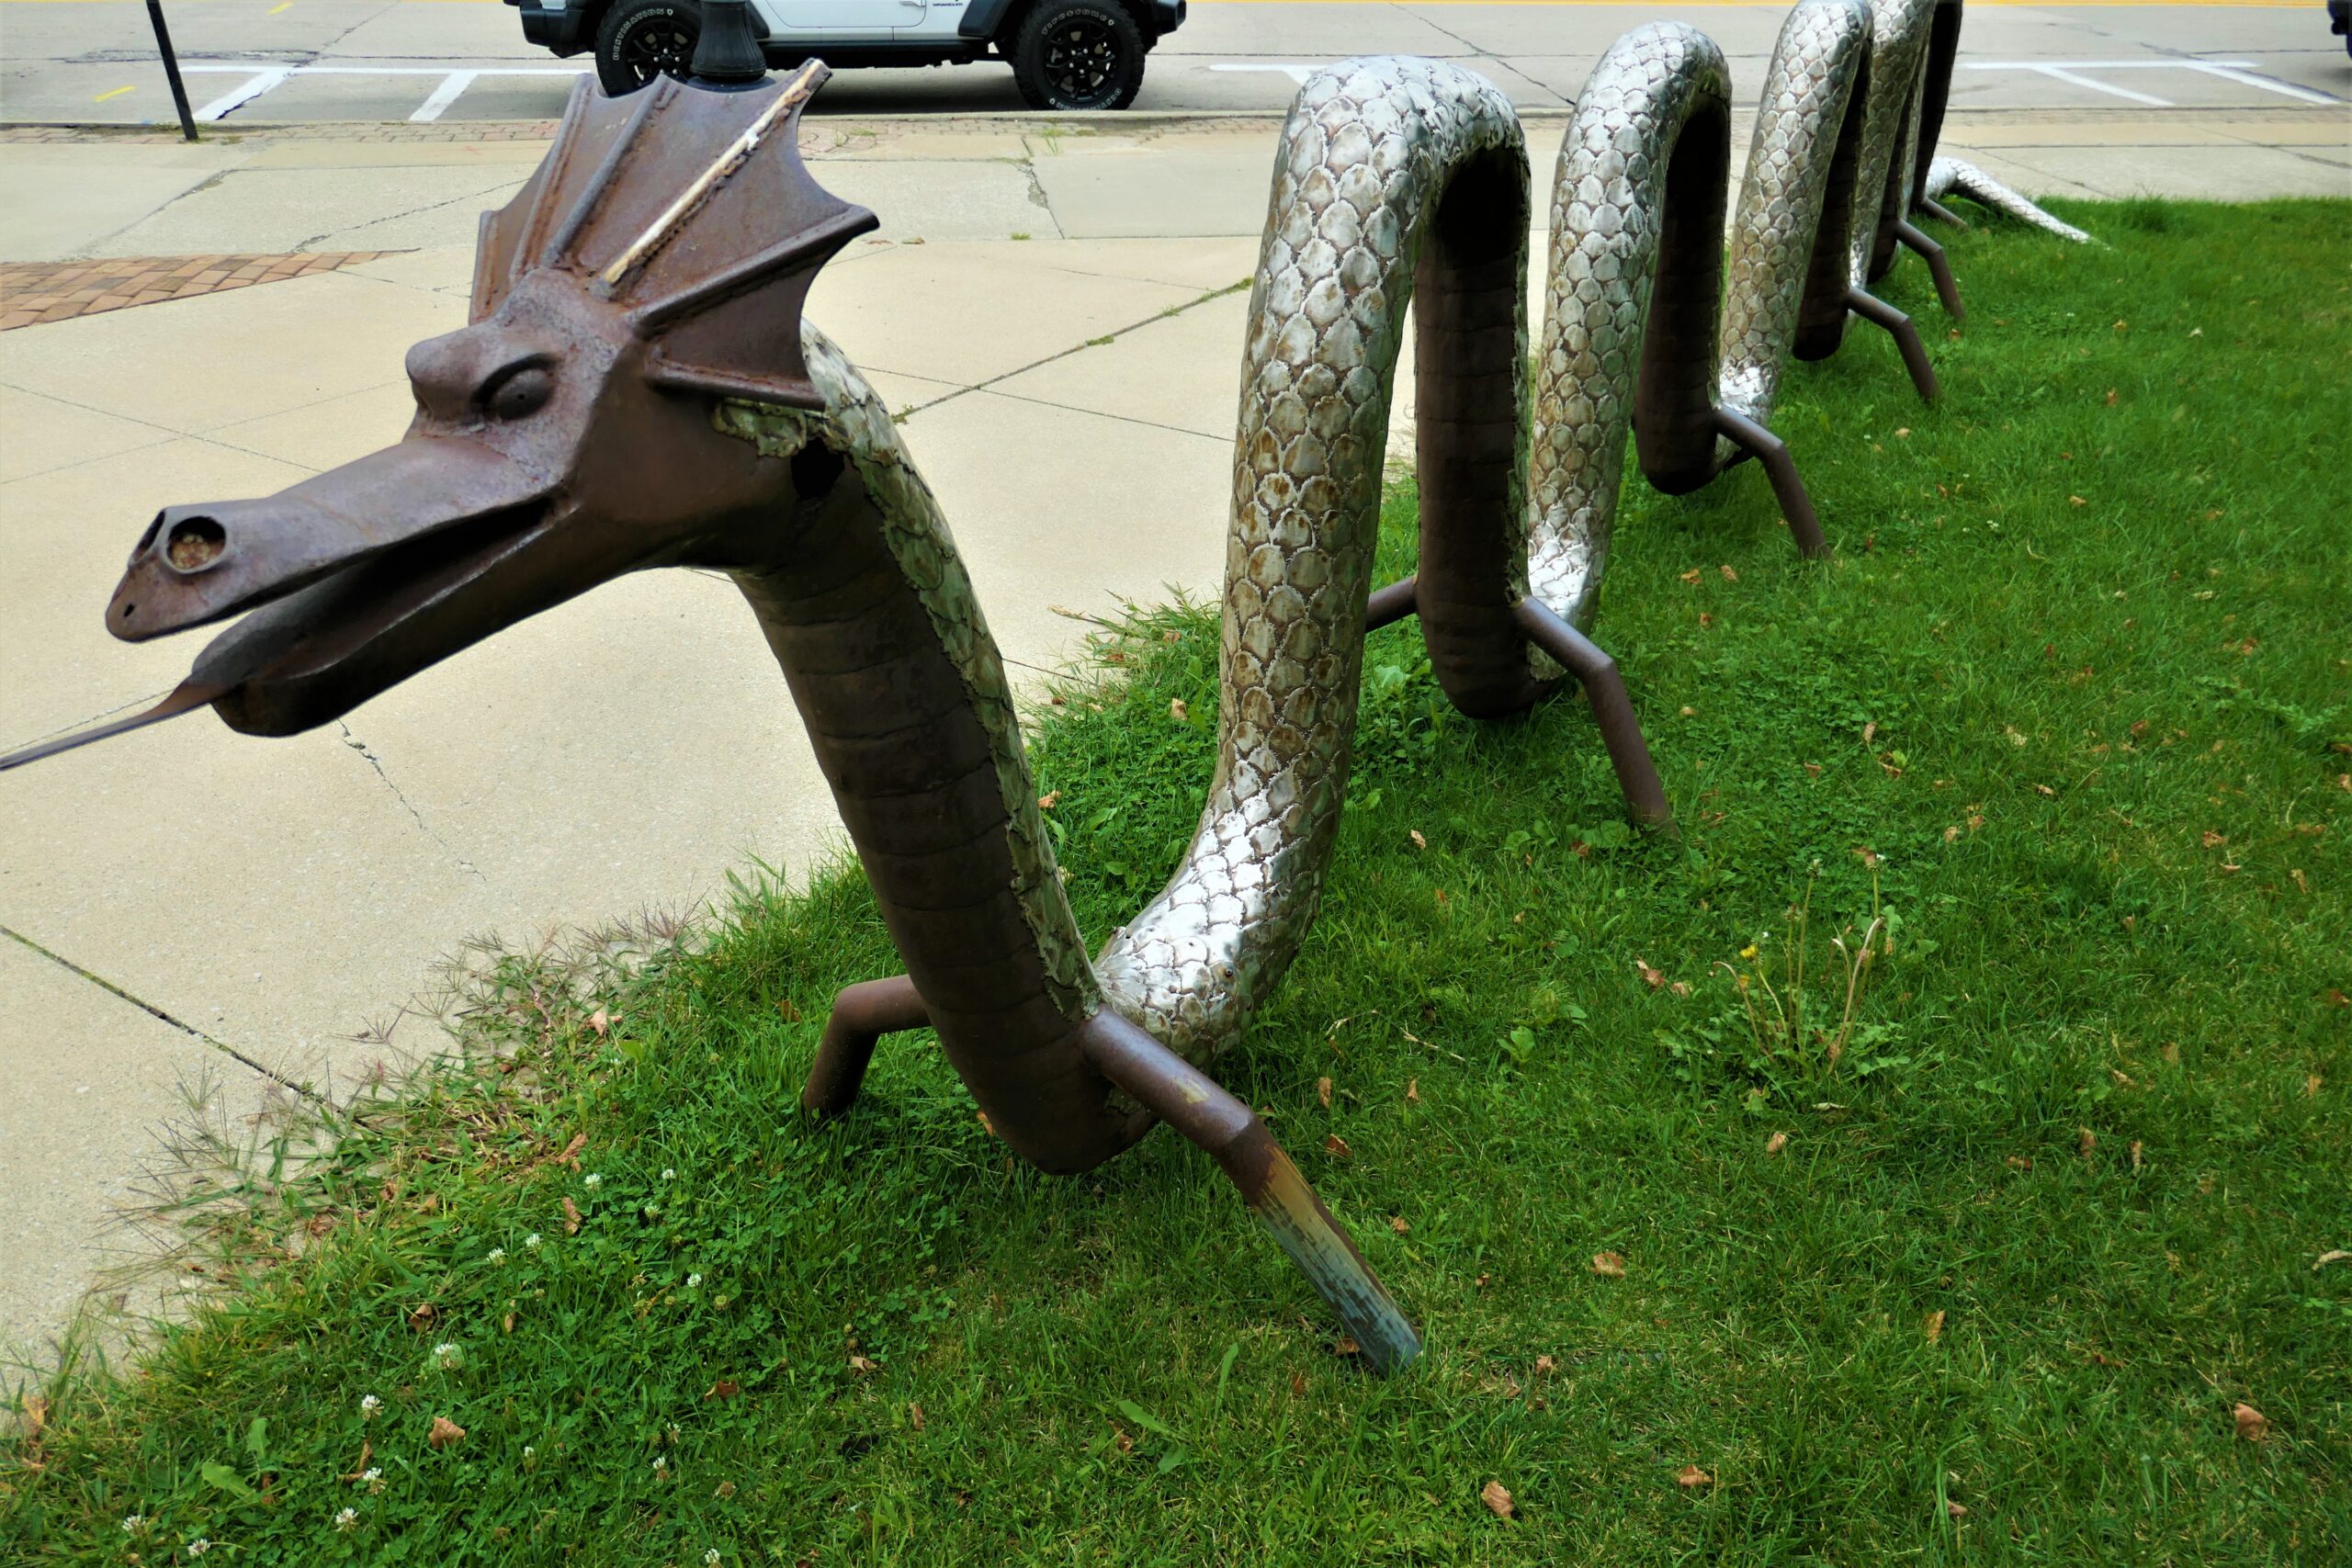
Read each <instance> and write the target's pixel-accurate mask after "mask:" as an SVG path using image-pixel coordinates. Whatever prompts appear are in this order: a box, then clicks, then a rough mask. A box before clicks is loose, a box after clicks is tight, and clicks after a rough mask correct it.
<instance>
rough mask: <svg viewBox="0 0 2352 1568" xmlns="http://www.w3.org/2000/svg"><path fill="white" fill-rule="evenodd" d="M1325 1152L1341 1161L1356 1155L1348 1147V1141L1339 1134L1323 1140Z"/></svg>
mask: <svg viewBox="0 0 2352 1568" xmlns="http://www.w3.org/2000/svg"><path fill="white" fill-rule="evenodd" d="M1323 1152H1324V1153H1326V1154H1328V1155H1331V1156H1334V1157H1336V1158H1339V1159H1346V1158H1348V1157H1349V1156H1351V1155H1353V1154H1354V1153H1355V1151H1354V1150H1353V1149H1351V1148H1350V1147H1348V1141H1347V1139H1345V1138H1343V1137H1341V1136H1340V1134H1337V1133H1334V1134H1331V1135H1330V1136H1329V1137H1328V1138H1326V1139H1324V1140H1323Z"/></svg>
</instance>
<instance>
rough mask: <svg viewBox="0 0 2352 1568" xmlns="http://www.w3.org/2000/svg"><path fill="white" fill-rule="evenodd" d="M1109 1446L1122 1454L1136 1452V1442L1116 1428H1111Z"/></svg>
mask: <svg viewBox="0 0 2352 1568" xmlns="http://www.w3.org/2000/svg"><path fill="white" fill-rule="evenodd" d="M1111 1446H1112V1447H1113V1448H1114V1449H1116V1450H1119V1451H1120V1452H1121V1453H1123V1454H1131V1453H1133V1452H1135V1451H1136V1440H1135V1439H1134V1438H1130V1437H1128V1436H1127V1435H1126V1433H1125V1432H1124V1431H1121V1430H1120V1429H1119V1428H1118V1427H1112V1428H1111Z"/></svg>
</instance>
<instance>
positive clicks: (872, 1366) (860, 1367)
mask: <svg viewBox="0 0 2352 1568" xmlns="http://www.w3.org/2000/svg"><path fill="white" fill-rule="evenodd" d="M849 1370H850V1371H854V1372H872V1371H880V1370H881V1363H880V1362H878V1361H876V1360H875V1359H874V1358H873V1357H871V1356H852V1357H851V1358H850V1359H849Z"/></svg>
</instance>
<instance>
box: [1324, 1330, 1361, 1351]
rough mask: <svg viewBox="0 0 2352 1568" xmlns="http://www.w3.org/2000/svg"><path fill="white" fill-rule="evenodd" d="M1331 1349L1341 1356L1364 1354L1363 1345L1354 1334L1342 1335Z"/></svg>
mask: <svg viewBox="0 0 2352 1568" xmlns="http://www.w3.org/2000/svg"><path fill="white" fill-rule="evenodd" d="M1331 1350H1332V1353H1333V1354H1334V1355H1340V1356H1361V1355H1363V1346H1361V1345H1359V1344H1357V1343H1356V1337H1355V1336H1354V1335H1352V1334H1342V1335H1340V1338H1339V1342H1338V1343H1336V1344H1334V1345H1333V1346H1332V1347H1331Z"/></svg>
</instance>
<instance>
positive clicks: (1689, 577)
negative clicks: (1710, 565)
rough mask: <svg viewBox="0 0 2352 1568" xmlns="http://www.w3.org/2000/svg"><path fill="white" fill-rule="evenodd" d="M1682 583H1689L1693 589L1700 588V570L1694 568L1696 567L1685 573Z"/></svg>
mask: <svg viewBox="0 0 2352 1568" xmlns="http://www.w3.org/2000/svg"><path fill="white" fill-rule="evenodd" d="M1682 581H1685V582H1687V583H1689V584H1690V585H1691V587H1693V588H1696V587H1698V586H1699V569H1698V568H1697V567H1695V566H1694V567H1692V568H1691V570H1689V571H1686V572H1684V573H1683V574H1682Z"/></svg>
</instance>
